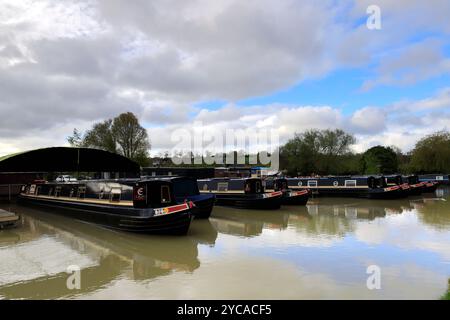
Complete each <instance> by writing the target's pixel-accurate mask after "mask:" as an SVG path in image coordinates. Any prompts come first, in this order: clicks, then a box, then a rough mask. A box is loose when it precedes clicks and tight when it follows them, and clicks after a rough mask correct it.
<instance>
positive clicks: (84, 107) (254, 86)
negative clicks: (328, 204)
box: [0, 0, 450, 154]
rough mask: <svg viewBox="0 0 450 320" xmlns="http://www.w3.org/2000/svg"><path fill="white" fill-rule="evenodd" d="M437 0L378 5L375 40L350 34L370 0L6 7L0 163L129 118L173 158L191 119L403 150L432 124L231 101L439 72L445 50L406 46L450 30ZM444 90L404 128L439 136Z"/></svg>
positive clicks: (420, 104) (0, 59) (25, 2)
mask: <svg viewBox="0 0 450 320" xmlns="http://www.w3.org/2000/svg"><path fill="white" fill-rule="evenodd" d="M438 1H439V2H438V3H437V4H436V5H433V6H430V5H426V4H423V3H422V2H420V1H407V2H406V1H397V2H395V4H393V3H392V2H391V1H381V2H380V3H379V5H380V6H381V9H382V15H383V29H382V31H381V32H378V33H374V32H372V31H370V30H368V29H367V28H365V24H364V23H361V24H360V25H358V26H356V27H355V21H359V20H358V19H361V18H364V17H366V10H365V9H366V7H367V5H368V2H367V3H366V1H351V0H348V1H346V2H339V3H336V2H334V1H325V2H320V3H319V2H317V1H312V0H311V1H302V2H298V1H294V0H282V1H278V2H276V3H275V2H272V1H269V0H263V1H256V0H251V1H245V2H242V1H238V0H219V1H214V2H211V1H206V0H195V1H190V2H183V3H180V2H178V1H177V2H175V1H152V2H148V1H144V0H138V1H133V2H132V3H130V2H129V1H127V2H126V1H123V0H111V1H96V0H83V1H73V0H65V1H60V2H51V1H47V0H39V1H31V0H22V1H12V0H4V1H2V2H1V3H0V111H1V115H2V117H0V146H1V147H2V149H1V150H0V154H5V153H8V152H9V151H10V150H18V149H21V148H28V147H38V146H45V145H58V144H59V145H61V144H64V143H65V137H66V136H67V135H69V134H71V131H72V128H73V127H75V126H78V127H81V128H86V127H89V125H90V124H92V123H93V122H94V121H99V120H102V119H105V118H108V117H113V116H115V115H117V114H118V113H120V112H124V111H132V112H134V113H136V114H137V115H138V116H139V117H140V119H141V120H142V122H143V123H144V124H145V125H147V126H149V130H150V135H151V136H152V137H153V138H154V139H152V142H153V146H154V148H156V149H167V148H170V147H171V143H170V133H171V132H172V131H173V130H175V129H176V128H179V127H184V128H190V127H192V123H193V122H194V121H202V122H203V123H205V124H208V125H210V128H211V130H212V129H214V130H225V129H226V128H249V129H255V128H264V127H274V128H275V129H276V130H277V131H278V133H279V135H280V138H281V140H282V141H285V140H286V139H288V138H289V137H290V136H291V135H292V134H293V133H294V132H296V131H302V130H305V129H309V128H322V129H325V128H343V129H346V130H349V131H351V132H353V133H355V134H357V135H358V137H362V138H363V139H361V140H360V142H359V147H361V148H362V146H363V145H364V146H365V145H367V144H370V143H375V142H376V141H377V142H380V143H383V142H395V143H400V144H401V145H402V146H403V147H404V148H409V147H410V146H411V143H412V141H413V139H415V138H416V137H417V136H418V135H419V134H422V133H424V132H428V127H426V128H413V129H411V128H410V127H408V126H406V125H404V123H402V124H401V125H400V126H399V127H396V126H394V125H393V118H394V116H395V117H400V116H403V117H406V116H407V114H405V113H404V112H403V113H402V112H400V111H399V110H400V109H402V108H403V106H404V105H403V104H402V103H403V102H398V105H397V109H396V110H395V111H392V110H394V109H395V108H394V106H391V107H392V108H391V109H389V110H388V109H387V108H384V109H382V108H376V107H365V108H361V109H359V110H356V111H354V112H353V113H352V114H350V115H349V114H348V112H344V111H343V110H342V109H341V108H339V106H320V105H319V106H305V105H303V104H302V102H301V101H299V102H298V103H296V104H271V105H259V106H249V107H242V106H239V105H238V104H237V103H236V101H237V100H240V99H243V98H250V97H254V96H267V95H270V94H271V93H273V92H276V91H278V90H280V89H286V88H290V87H292V86H294V85H296V84H298V83H301V82H302V81H303V80H305V79H315V78H318V77H323V76H326V75H327V74H328V73H329V72H330V71H334V70H337V69H339V68H342V67H349V66H351V67H358V66H363V65H367V64H369V63H370V64H371V65H374V66H375V70H376V74H375V78H374V79H369V80H368V82H367V83H369V87H370V83H372V85H378V84H388V85H391V84H394V83H396V82H397V80H399V82H400V83H411V82H415V81H420V80H423V79H427V78H431V77H435V76H437V75H439V74H442V73H443V72H447V71H448V69H449V63H448V59H445V57H444V55H443V53H442V52H441V51H442V50H441V49H442V47H443V46H444V45H445V44H446V43H444V41H443V40H442V41H437V40H424V41H422V42H420V43H418V44H416V45H413V46H408V45H405V43H409V41H407V40H408V39H409V38H410V37H411V36H412V35H414V33H415V32H418V30H427V31H432V32H433V34H434V36H436V34H442V33H444V34H447V33H449V32H450V27H449V23H448V19H446V15H445V12H446V11H445V10H444V9H445V8H446V7H448V5H449V4H448V1H440V0H438ZM174 6H176V8H177V10H174V9H173V8H174ZM405 8H406V9H407V11H406V14H405V10H404V9H405ZM425 13H426V14H425ZM415 15H417V16H416V17H415V19H412V20H411V19H409V18H410V17H411V16H415ZM43 17H45V18H44V19H43ZM405 17H408V19H406V18H405ZM411 21H413V23H412V25H408V28H404V26H402V24H404V23H406V22H408V23H410V24H411ZM436 37H437V36H436ZM388 49H389V50H388ZM386 52H388V53H391V52H395V53H396V55H394V57H392V58H389V57H388V58H386V56H385V53H386ZM385 58H386V59H385ZM404 69H407V70H408V72H406V73H403V71H402V70H404ZM446 70H447V71H446ZM448 92H449V91H442V94H441V96H439V97H432V98H430V100H423V101H416V102H414V101H413V104H412V106H410V107H409V108H413V109H414V110H415V112H419V111H426V112H428V113H427V114H426V115H421V118H418V116H417V115H409V116H410V117H411V119H412V120H413V121H416V123H417V124H423V125H430V124H435V127H436V126H438V127H439V128H441V127H445V126H447V125H448V117H447V116H446V115H443V116H438V115H436V114H433V113H431V112H429V111H428V110H431V109H435V110H441V109H443V108H445V106H448V101H449V100H448V96H449V94H448ZM208 100H219V101H226V102H225V107H223V108H219V109H218V110H208V109H198V108H195V107H194V106H195V105H196V104H197V103H198V102H204V101H208ZM391 111H392V112H394V113H395V115H391V114H388V113H389V112H391ZM68 115H70V117H68ZM405 122H407V121H405ZM409 123H412V122H409ZM369 135H372V136H370V137H369ZM408 137H411V139H409V138H408Z"/></svg>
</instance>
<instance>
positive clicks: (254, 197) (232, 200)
mask: <svg viewBox="0 0 450 320" xmlns="http://www.w3.org/2000/svg"><path fill="white" fill-rule="evenodd" d="M197 184H198V188H199V189H200V193H202V194H205V193H206V194H208V193H209V194H214V195H215V196H216V204H217V205H222V206H232V207H238V208H244V209H278V208H280V206H281V198H282V196H283V193H282V192H281V191H274V192H265V190H264V186H263V181H262V180H261V179H260V178H237V179H233V178H214V179H202V180H197Z"/></svg>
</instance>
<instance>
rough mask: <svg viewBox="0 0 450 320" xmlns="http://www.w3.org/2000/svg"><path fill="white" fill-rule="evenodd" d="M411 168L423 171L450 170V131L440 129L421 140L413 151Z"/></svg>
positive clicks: (445, 171)
mask: <svg viewBox="0 0 450 320" xmlns="http://www.w3.org/2000/svg"><path fill="white" fill-rule="evenodd" d="M411 169H412V170H414V171H415V172H421V173H437V172H443V173H447V172H450V133H449V132H448V131H438V132H435V133H433V134H431V135H429V136H426V137H425V138H423V139H421V140H419V141H418V142H417V144H416V146H415V147H414V149H413V151H412V152H411Z"/></svg>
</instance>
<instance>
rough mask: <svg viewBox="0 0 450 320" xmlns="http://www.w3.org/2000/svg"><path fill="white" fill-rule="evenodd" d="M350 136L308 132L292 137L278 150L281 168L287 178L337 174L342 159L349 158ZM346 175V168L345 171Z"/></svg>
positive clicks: (326, 131) (338, 130) (324, 131)
mask: <svg viewBox="0 0 450 320" xmlns="http://www.w3.org/2000/svg"><path fill="white" fill-rule="evenodd" d="M355 141H356V140H355V138H354V136H353V135H351V134H348V133H346V132H344V131H343V130H340V129H336V130H317V129H314V130H308V131H305V132H304V133H301V134H295V136H294V138H293V139H291V140H289V141H288V142H287V143H286V144H285V145H284V146H282V147H281V148H280V164H281V166H282V167H283V168H285V169H286V170H287V172H288V174H289V175H297V174H300V175H310V174H312V173H320V174H340V173H342V171H343V170H344V166H343V161H341V160H342V159H343V158H344V156H346V157H347V158H348V156H349V155H350V154H351V152H350V146H351V145H352V144H354V143H355ZM345 170H346V171H348V168H345Z"/></svg>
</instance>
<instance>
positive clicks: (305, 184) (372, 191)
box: [286, 176, 405, 199]
mask: <svg viewBox="0 0 450 320" xmlns="http://www.w3.org/2000/svg"><path fill="white" fill-rule="evenodd" d="M286 180H287V182H288V187H289V188H290V189H292V190H304V189H310V190H311V193H312V195H313V196H314V195H316V196H337V197H357V198H370V199H398V198H402V197H405V193H404V192H403V190H402V189H401V187H400V186H397V185H395V186H388V185H387V183H386V178H385V177H384V176H330V177H306V178H287V179H286Z"/></svg>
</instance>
